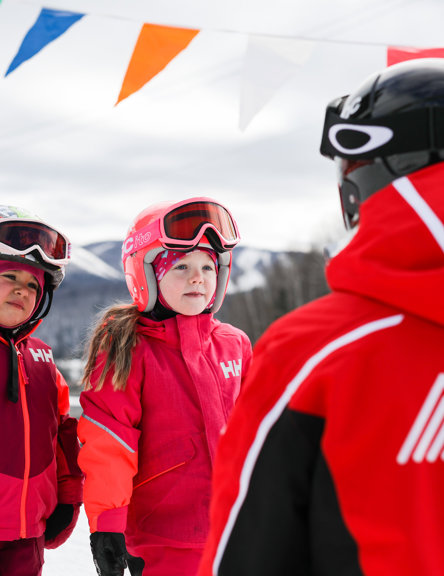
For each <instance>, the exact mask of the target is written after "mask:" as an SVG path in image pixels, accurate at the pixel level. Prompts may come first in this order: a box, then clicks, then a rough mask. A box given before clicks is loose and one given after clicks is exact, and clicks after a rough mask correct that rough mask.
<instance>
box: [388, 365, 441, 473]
mask: <svg viewBox="0 0 444 576" xmlns="http://www.w3.org/2000/svg"><path fill="white" fill-rule="evenodd" d="M443 392H444V374H440V375H439V376H438V378H437V379H436V380H435V383H434V384H433V386H432V388H431V389H430V392H429V393H428V395H427V398H426V399H425V401H424V404H423V405H422V406H421V409H420V411H419V413H418V416H417V417H416V419H415V421H414V422H413V425H412V427H411V428H410V430H409V433H408V434H407V437H406V439H405V441H404V444H403V445H402V447H401V450H400V451H399V454H398V456H397V458H396V461H397V462H398V464H406V463H407V462H408V461H409V460H410V458H411V459H412V460H413V462H424V461H426V462H435V461H436V460H437V459H438V458H441V459H442V460H444V394H443Z"/></svg>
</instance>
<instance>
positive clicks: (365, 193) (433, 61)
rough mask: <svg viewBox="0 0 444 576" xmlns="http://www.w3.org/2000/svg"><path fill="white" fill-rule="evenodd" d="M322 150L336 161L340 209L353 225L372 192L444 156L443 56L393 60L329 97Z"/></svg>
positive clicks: (346, 222) (439, 160)
mask: <svg viewBox="0 0 444 576" xmlns="http://www.w3.org/2000/svg"><path fill="white" fill-rule="evenodd" d="M321 154H323V155H324V156H328V157H330V158H333V159H334V160H335V161H336V163H337V165H338V184H339V192H340V196H341V205H342V213H343V216H344V222H345V225H346V227H347V228H352V227H353V226H355V225H356V224H357V223H358V221H359V206H360V205H361V203H362V202H363V201H364V200H366V199H367V198H368V197H369V196H371V195H372V194H374V193H375V192H377V191H378V190H380V189H382V188H384V187H385V186H387V185H388V184H390V182H392V181H393V180H395V179H396V178H399V177H400V176H405V175H406V174H410V173H411V172H415V171H416V170H419V169H420V168H424V167H425V166H429V165H430V164H435V163H437V162H441V161H443V160H444V60H443V59H440V58H421V59H415V60H409V61H406V62H402V63H400V64H395V65H393V66H390V67H388V68H386V69H385V70H383V71H382V72H380V73H376V74H373V75H372V76H370V77H369V78H367V79H366V80H365V81H364V82H363V83H362V84H361V86H360V87H359V88H358V89H357V90H356V91H355V92H354V93H353V94H351V95H349V96H344V97H342V98H338V99H336V100H334V101H333V102H331V103H330V104H329V105H328V107H327V111H326V116H325V123H324V131H323V135H322V142H321Z"/></svg>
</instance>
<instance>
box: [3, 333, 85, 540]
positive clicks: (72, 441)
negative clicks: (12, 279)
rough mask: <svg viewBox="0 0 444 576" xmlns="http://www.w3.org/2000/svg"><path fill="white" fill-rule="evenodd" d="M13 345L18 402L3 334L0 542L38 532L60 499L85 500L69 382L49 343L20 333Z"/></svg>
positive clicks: (70, 502) (40, 532) (7, 347)
mask: <svg viewBox="0 0 444 576" xmlns="http://www.w3.org/2000/svg"><path fill="white" fill-rule="evenodd" d="M15 348H16V350H17V355H18V376H19V394H18V401H17V402H16V403H15V402H12V401H11V400H9V399H8V396H7V383H8V376H9V371H10V369H11V363H10V345H9V342H8V341H7V339H5V338H3V337H2V336H1V335H0V366H1V367H2V368H1V370H0V414H1V417H0V438H1V448H0V517H1V520H0V541H1V540H3V541H4V540H7V541H9V540H16V539H19V538H32V537H37V536H40V535H42V534H43V532H44V531H45V525H46V519H47V518H48V517H49V516H50V515H51V513H52V512H53V511H54V508H55V506H56V505H57V504H58V503H64V504H80V503H81V502H82V483H83V476H82V473H81V471H80V469H79V468H78V466H77V453H78V441H77V431H76V429H77V421H76V420H75V419H74V418H71V417H69V415H68V413H69V389H68V386H67V384H66V382H65V381H64V379H63V377H62V375H61V374H60V372H59V371H58V370H57V368H56V366H55V364H54V360H53V357H52V351H51V348H50V347H49V346H48V345H47V344H45V343H44V342H42V341H41V340H39V339H38V338H34V337H32V336H30V335H22V336H20V337H18V339H17V340H16V342H15ZM58 543H59V544H61V543H62V542H61V541H60V542H58Z"/></svg>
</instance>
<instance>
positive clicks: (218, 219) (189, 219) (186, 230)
mask: <svg viewBox="0 0 444 576" xmlns="http://www.w3.org/2000/svg"><path fill="white" fill-rule="evenodd" d="M204 234H205V235H206V237H207V239H208V241H209V242H210V244H211V245H212V247H213V248H214V249H215V250H216V251H217V252H225V251H227V250H232V249H233V248H234V247H235V246H236V244H237V243H238V242H239V240H240V236H239V231H238V229H237V225H236V222H235V221H234V219H233V217H232V216H231V214H230V212H229V211H228V210H227V209H226V208H225V207H224V206H222V205H221V204H218V203H217V202H214V201H207V200H199V201H192V202H184V203H182V204H179V205H175V206H173V207H172V208H170V209H169V210H168V211H167V212H166V213H165V214H163V216H161V217H160V218H159V219H158V220H155V221H154V222H151V223H150V224H148V225H147V226H145V227H144V228H142V229H141V230H138V231H137V232H136V233H135V234H133V235H132V236H129V237H128V238H127V239H126V241H125V250H124V254H123V258H124V259H126V258H127V257H128V256H130V255H131V254H133V253H134V252H137V251H138V250H141V249H142V248H144V246H147V245H149V244H152V243H153V241H154V240H155V239H156V238H158V240H159V242H160V244H161V245H162V246H163V247H164V248H165V249H167V250H184V251H185V250H190V249H192V248H194V247H195V246H197V245H198V244H199V242H200V240H201V238H202V236H203V235H204Z"/></svg>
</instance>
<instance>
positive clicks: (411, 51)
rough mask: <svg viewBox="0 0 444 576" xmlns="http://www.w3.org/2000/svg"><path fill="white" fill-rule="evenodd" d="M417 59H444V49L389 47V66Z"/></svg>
mask: <svg viewBox="0 0 444 576" xmlns="http://www.w3.org/2000/svg"><path fill="white" fill-rule="evenodd" d="M416 58H444V48H413V47H406V46H403V47H397V46H389V47H388V48H387V66H392V64H398V62H404V61H405V60H414V59H416Z"/></svg>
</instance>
